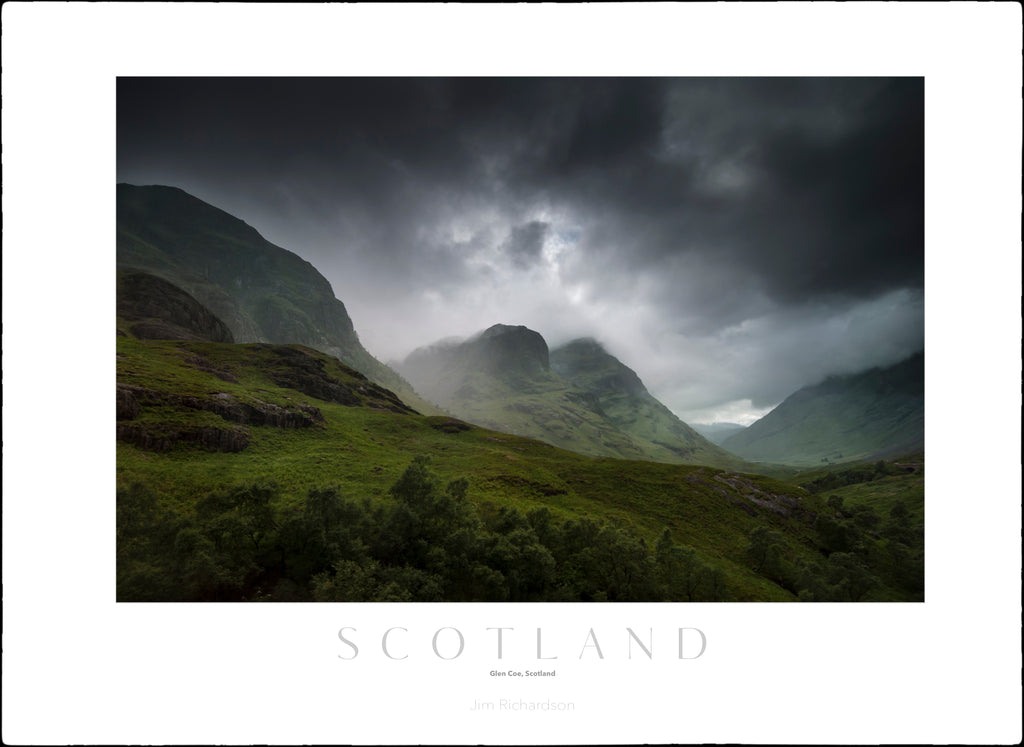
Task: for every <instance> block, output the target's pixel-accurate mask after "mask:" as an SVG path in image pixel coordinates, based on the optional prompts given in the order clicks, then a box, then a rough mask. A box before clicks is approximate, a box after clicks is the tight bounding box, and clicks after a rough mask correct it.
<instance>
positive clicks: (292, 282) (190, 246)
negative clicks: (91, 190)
mask: <svg viewBox="0 0 1024 747" xmlns="http://www.w3.org/2000/svg"><path fill="white" fill-rule="evenodd" d="M117 266H118V268H119V269H130V270H142V271H144V272H146V273H149V274H152V275H156V276H158V277H160V278H163V279H165V280H167V281H169V282H170V283H172V284H174V285H175V286H178V287H179V288H181V289H182V290H184V291H185V292H186V293H187V294H189V295H190V296H192V297H194V298H195V299H196V300H197V301H198V302H199V303H200V304H202V305H203V306H205V307H206V308H207V309H209V310H210V312H212V313H213V314H214V315H215V316H216V317H217V318H219V319H220V320H222V321H223V322H224V324H225V325H226V326H227V328H228V329H229V330H230V332H231V335H232V336H233V338H234V340H235V341H236V342H269V343H284V344H287V343H297V344H302V345H307V346H309V347H312V348H315V349H317V350H320V351H322V352H324V353H327V354H328V355H332V356H334V357H336V358H338V359H340V360H341V361H343V362H344V363H346V364H347V365H349V366H351V367H352V368H354V369H356V370H357V371H359V372H361V373H363V374H364V375H366V376H367V377H369V378H370V379H371V380H373V381H375V382H377V383H379V384H381V385H383V386H386V387H388V388H389V389H391V390H393V391H395V392H396V393H398V394H399V396H401V397H402V398H403V399H404V400H405V401H407V402H409V404H411V405H413V406H414V407H416V406H417V405H422V404H425V403H422V400H419V399H418V398H417V397H416V396H415V393H414V392H413V390H412V388H411V387H410V386H409V384H408V382H406V381H404V380H403V379H402V378H401V377H400V376H398V375H397V374H396V373H395V372H394V371H392V370H391V369H390V368H388V367H387V366H385V365H384V364H383V363H381V362H380V361H378V360H377V359H376V358H374V357H373V356H372V355H370V353H368V352H367V351H366V349H365V348H364V347H363V346H362V344H361V343H360V342H359V337H358V335H357V334H356V331H355V329H354V327H353V325H352V320H351V318H349V315H348V312H347V310H346V309H345V305H344V304H343V303H342V302H341V301H339V300H338V299H337V298H335V296H334V291H333V290H332V289H331V284H330V283H329V282H328V281H327V279H326V278H324V276H323V275H321V274H320V273H319V272H318V271H317V270H316V268H315V267H313V265H311V264H310V263H309V262H307V261H305V260H304V259H302V258H301V257H299V256H298V255H296V254H294V253H292V252H290V251H287V250H286V249H282V248H281V247H278V246H275V245H274V244H271V243H270V242H269V241H267V240H266V239H264V238H263V237H262V236H260V234H259V233H258V232H257V231H256V229H254V228H253V227H252V226H250V225H248V224H247V223H245V222H244V221H242V220H239V219H238V218H235V217H234V216H232V215H229V214H228V213H226V212H224V211H223V210H220V209H219V208H216V207H214V206H212V205H209V204H207V203H205V202H203V201H202V200H199V199H197V198H196V197H193V196H192V195H190V194H188V193H186V192H184V191H182V190H180V189H177V188H175V187H164V186H146V187H137V186H133V185H130V184H118V185H117Z"/></svg>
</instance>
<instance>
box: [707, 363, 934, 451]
mask: <svg viewBox="0 0 1024 747" xmlns="http://www.w3.org/2000/svg"><path fill="white" fill-rule="evenodd" d="M722 445H723V446H724V447H725V448H726V449H728V450H730V451H732V452H733V453H735V454H738V455H740V456H742V457H744V458H745V459H749V460H751V461H766V462H778V463H782V464H793V465H803V466H806V465H812V464H820V463H822V462H848V461H854V460H858V459H871V458H881V457H884V456H890V455H895V454H899V453H902V452H907V451H913V450H922V449H923V448H924V353H917V354H915V355H913V356H911V357H910V358H907V359H906V360H904V361H902V362H901V363H897V364H896V365H893V366H889V367H887V368H873V369H871V370H868V371H864V372H862V373H859V374H853V375H849V376H833V377H830V378H828V379H826V380H825V381H823V382H822V383H820V384H818V385H816V386H810V387H805V388H803V389H801V390H799V391H798V392H796V393H795V394H793V395H791V396H790V397H788V398H787V399H786V400H785V401H784V402H783V403H782V404H780V405H779V406H778V407H776V408H775V409H774V410H772V411H771V412H770V413H768V414H767V415H765V416H764V417H763V418H761V419H760V420H758V421H757V422H755V423H753V424H752V425H750V427H748V428H747V429H746V430H744V431H742V432H741V433H737V434H736V435H734V436H731V437H730V438H728V439H726V440H725V441H724V442H723V444H722Z"/></svg>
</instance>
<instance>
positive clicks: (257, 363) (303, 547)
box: [116, 77, 925, 602]
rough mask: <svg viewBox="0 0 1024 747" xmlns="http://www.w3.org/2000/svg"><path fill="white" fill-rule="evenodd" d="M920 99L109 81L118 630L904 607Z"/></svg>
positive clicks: (695, 88) (920, 550) (707, 83)
mask: <svg viewBox="0 0 1024 747" xmlns="http://www.w3.org/2000/svg"><path fill="white" fill-rule="evenodd" d="M924 134H925V130H924V79H923V78H921V77H910V78H847V77H843V78H838V77H815V78H806V77H802V78H653V77H643V78H632V77H626V78H490V77H474V78H366V77H363V78H262V77H247V78H149V77H124V78H118V81H117V182H118V183H117V270H116V271H117V558H118V563H117V598H118V601H124V602H132V601H153V602H171V601H232V602H234V601H264V602H300V601H326V602H331V601H333V602H377V601H380V602H386V601H395V602H506V601H508V602H724V601H737V602H752V601H758V602H760V601H777V602H785V601H809V602H871V601H874V602H920V601H923V600H924V582H925V555H924V544H925V542H924V515H925V489H924V483H925V477H924V474H925V458H924V410H925V399H924V384H925V369H924V297H925V294H924V256H925V251H924V249H925V248H924Z"/></svg>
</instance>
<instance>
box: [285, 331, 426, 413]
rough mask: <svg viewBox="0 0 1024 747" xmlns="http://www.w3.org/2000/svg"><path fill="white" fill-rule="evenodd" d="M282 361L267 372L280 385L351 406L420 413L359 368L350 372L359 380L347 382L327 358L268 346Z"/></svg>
mask: <svg viewBox="0 0 1024 747" xmlns="http://www.w3.org/2000/svg"><path fill="white" fill-rule="evenodd" d="M267 347H268V348H270V349H271V350H272V351H273V352H274V353H275V354H276V355H277V356H279V358H280V360H281V364H282V365H281V366H275V367H272V368H270V369H268V371H267V375H268V376H270V378H271V380H272V381H273V382H274V383H275V384H277V385H278V386H284V387H288V388H289V389H295V390H297V391H300V392H302V393H303V394H305V395H307V396H310V397H316V398H317V399H322V400H324V401H325V402H335V403H337V404H339V405H347V406H348V407H358V406H359V405H367V406H369V407H377V408H380V409H384V410H387V411H389V412H395V413H400V414H416V411H415V410H413V409H412V408H411V407H409V406H407V405H406V404H405V403H404V402H402V400H400V399H399V398H398V396H397V395H395V394H394V393H393V392H391V391H390V390H388V389H385V388H384V387H382V386H379V385H378V384H374V383H373V382H372V381H370V380H369V379H368V378H366V377H365V376H364V375H363V374H361V373H359V372H358V371H356V370H354V369H351V370H350V371H349V374H350V375H351V376H352V377H353V378H354V379H355V380H356V381H357V382H358V383H356V384H352V385H349V384H345V383H344V382H342V381H340V380H338V379H336V378H334V377H333V376H331V375H330V374H328V373H327V371H326V370H325V368H324V361H323V359H322V358H318V357H315V356H312V355H310V354H309V353H307V352H305V351H303V350H302V349H301V348H298V347H291V346H283V345H275V346H267Z"/></svg>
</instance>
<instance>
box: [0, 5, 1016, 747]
mask: <svg viewBox="0 0 1024 747" xmlns="http://www.w3.org/2000/svg"><path fill="white" fill-rule="evenodd" d="M1020 54H1021V11H1020V8H1019V6H1017V5H1016V4H994V5H992V4H989V5H974V4H935V5H931V4H895V3H886V4H844V5H838V6H837V5H828V4H818V3H815V4H785V5H777V4H767V5H755V4H746V3H742V4H729V5H724V6H723V5H721V4H716V5H700V6H694V5H681V6H676V5H654V6H640V5H629V6H620V5H586V6H523V5H514V6H489V7H476V6H451V5H445V6H422V5H415V6H413V5H391V6H338V5H331V6H321V5H308V6H298V7H296V6H259V5H255V6H250V5H229V4H203V5H184V4H182V5H179V4H171V5H161V4H145V5H132V6H127V5H122V4H118V5H116V6H115V5H104V4H93V5H88V4H57V3H53V4H36V5H34V4H21V5H19V4H11V3H9V4H6V5H4V6H3V128H4V129H3V167H4V172H3V209H4V215H3V218H4V233H3V239H4V253H3V269H4V275H3V322H4V324H3V347H4V350H3V352H4V356H3V368H4V385H5V386H4V412H3V419H4V422H3V425H4V459H3V461H4V479H3V486H4V508H3V511H4V513H3V525H4V528H3V532H4V533H3V561H4V565H3V568H4V579H3V580H4V631H3V667H4V671H3V678H4V681H3V717H4V721H3V739H4V742H5V743H8V744H12V743H13V744H24V743H35V744H53V743H57V744H59V743H68V742H75V743H102V742H113V743H126V742H131V743H154V742H156V743H168V742H169V743H189V742H193V743H194V742H210V743H251V742H263V743H266V742H269V743H310V742H312V743H396V742H398V743H408V742H414V743H443V742H452V741H454V742H457V743H459V742H461V743H474V744H476V743H496V744H498V743H537V742H541V743H557V742H562V743H584V742H589V743H609V742H684V743H688V742H748V743H749V742H757V743H773V742H790V743H804V742H819V741H822V742H831V743H870V742H931V743H950V742H953V743H1007V744H1008V743H1017V742H1019V741H1020V738H1021V729H1020V716H1021V704H1020V698H1021V680H1020V667H1021V649H1020V642H1019V635H1020V614H1021V608H1020V568H1021V554H1020V528H1021V520H1020V519H1021V514H1020V497H1021V469H1020V459H1019V447H1020V435H1019V433H1020V407H1021V398H1020V381H1021V379H1020V373H1021V367H1020V363H1021V358H1020V339H1021V318H1020V288H1021V285H1020V272H1021V244H1020V209H1021V198H1020V179H1021V171H1020V163H1021V99H1020V91H1021V75H1020V62H1021V56H1020ZM449 74H450V75H509V74H516V75H520V74H527V75H552V74H558V75H596V74H601V75H684V76H685V75H723V76H724V75H914V76H917V75H924V76H925V92H926V123H927V125H926V126H927V142H926V148H927V151H926V152H927V168H926V177H927V192H926V205H927V208H926V211H927V216H926V219H927V229H926V237H927V238H926V240H927V247H926V302H927V322H926V333H927V343H926V349H927V379H926V386H927V390H926V392H927V394H926V397H927V399H926V406H927V413H926V423H927V442H928V478H927V479H928V489H927V525H926V537H927V547H928V554H927V601H926V602H925V603H924V604H905V605H770V604H761V605H752V604H733V605H717V606H716V605H698V604H692V605H644V604H636V605H623V606H612V605H518V606H517V605H369V604H367V605H342V604H337V605H253V606H245V605H206V606H203V605H120V606H119V605H116V604H115V603H114V601H113V599H114V502H113V500H112V497H113V492H114V456H113V443H114V427H113V418H111V417H110V413H111V411H112V408H113V388H112V387H111V385H110V384H111V381H112V380H113V378H114V355H113V353H114V343H113V339H114V336H113V334H112V329H111V322H112V319H113V316H114V272H113V269H114V210H113V200H114V182H115V127H114V112H115V77H116V76H118V75H449ZM268 105H271V104H269V102H268ZM997 434H1001V437H997ZM343 626H348V627H352V628H355V629H356V632H353V633H351V634H350V637H351V638H352V639H353V640H354V641H355V642H356V643H357V644H358V645H359V646H360V654H359V656H358V657H357V658H356V659H354V660H348V661H347V660H344V659H340V658H338V657H339V655H346V656H347V655H350V654H351V649H350V648H349V647H347V646H345V645H343V644H342V643H341V641H340V640H339V639H338V638H337V632H338V630H339V628H341V627H343ZM396 626H397V627H405V628H407V629H408V633H403V632H402V631H397V632H396V633H395V634H393V638H392V641H393V650H394V651H395V652H396V653H401V652H402V651H405V652H407V653H408V654H409V658H408V659H407V660H404V661H389V660H387V659H385V658H384V656H383V654H382V653H381V651H380V640H379V639H380V635H381V633H382V632H383V631H384V630H385V629H387V628H389V627H396ZM627 626H628V627H632V628H633V630H634V631H636V632H637V634H638V635H640V636H641V638H642V639H644V640H646V636H647V633H648V631H649V630H650V629H653V634H654V641H655V643H654V657H653V660H648V659H647V657H646V656H644V655H643V654H642V653H640V652H639V649H637V648H634V654H635V656H634V658H633V659H628V658H626V651H627V649H626V644H627V635H626V633H625V628H626V627H627ZM444 627H455V628H458V629H459V630H460V631H461V632H462V634H463V635H464V636H465V640H466V647H465V651H464V653H463V655H462V656H460V657H459V658H458V659H456V660H453V661H442V660H440V659H438V658H437V657H435V656H434V654H433V651H432V649H431V645H430V639H431V636H432V635H433V634H434V632H435V631H437V630H438V629H440V628H444ZM488 627H511V628H514V629H515V630H514V631H513V632H509V633H506V634H505V636H506V638H505V660H504V661H501V662H499V661H498V660H497V659H496V638H495V635H496V634H495V633H494V632H488V631H487V630H486V628H488ZM538 627H539V628H542V629H543V635H544V652H543V653H544V655H546V656H547V655H556V654H557V655H558V657H559V658H558V660H557V661H554V662H550V661H549V662H537V661H536V660H535V658H534V657H535V648H534V646H535V637H536V629H537V628H538ZM679 627H696V628H700V629H701V630H703V631H704V632H705V633H706V635H707V639H708V645H707V651H706V652H705V654H704V655H703V656H701V657H700V658H699V659H695V660H688V661H686V660H684V661H680V660H679V659H678V658H676V651H675V645H676V643H675V641H676V638H675V636H676V632H675V631H676V630H677V629H678V628H679ZM591 628H593V629H594V634H595V635H596V636H597V638H598V640H599V642H600V644H601V646H602V649H603V653H604V655H605V659H604V660H596V655H595V654H594V652H593V650H592V649H587V651H586V653H585V654H584V656H583V658H582V659H580V658H579V656H580V653H581V650H582V647H583V644H584V643H585V642H586V639H587V635H588V632H589V631H590V629H591ZM451 635H453V634H452V633H451V631H444V632H443V633H442V638H441V639H440V641H441V645H442V646H444V645H445V641H446V640H447V639H446V638H445V637H444V636H451ZM441 651H442V653H445V649H444V648H442V649H441ZM637 655H638V656H639V658H638V656H637ZM552 665H553V666H552ZM537 668H544V669H549V668H554V669H556V671H557V672H558V674H557V676H556V677H554V678H546V679H534V680H526V679H525V678H521V679H515V678H504V679H500V678H495V677H491V676H490V674H489V673H490V671H491V670H492V669H505V670H508V669H519V670H526V669H531V670H532V669H537ZM502 698H505V699H519V698H522V699H523V700H546V699H550V700H552V701H563V702H572V703H573V704H574V709H575V710H574V711H571V712H555V713H551V712H548V713H543V712H533V713H524V712H519V713H515V712H509V711H503V712H502V711H497V710H496V711H494V712H486V711H485V712H470V711H469V708H470V707H471V706H472V704H473V702H474V700H478V701H483V702H487V701H493V702H495V703H496V704H497V703H498V702H499V701H500V699H502ZM496 707H497V705H496Z"/></svg>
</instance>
